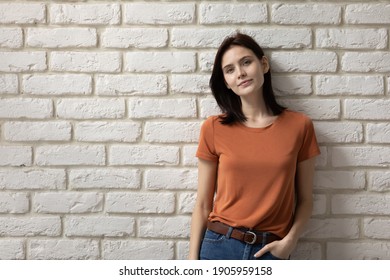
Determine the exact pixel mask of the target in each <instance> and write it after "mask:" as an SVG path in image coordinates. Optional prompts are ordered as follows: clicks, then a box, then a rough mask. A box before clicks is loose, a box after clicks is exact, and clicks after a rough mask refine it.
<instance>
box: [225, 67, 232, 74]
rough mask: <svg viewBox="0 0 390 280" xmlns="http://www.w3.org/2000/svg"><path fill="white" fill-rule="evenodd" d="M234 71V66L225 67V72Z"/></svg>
mask: <svg viewBox="0 0 390 280" xmlns="http://www.w3.org/2000/svg"><path fill="white" fill-rule="evenodd" d="M233 71H234V69H233V68H232V67H229V68H226V69H225V73H226V74H231V73H233Z"/></svg>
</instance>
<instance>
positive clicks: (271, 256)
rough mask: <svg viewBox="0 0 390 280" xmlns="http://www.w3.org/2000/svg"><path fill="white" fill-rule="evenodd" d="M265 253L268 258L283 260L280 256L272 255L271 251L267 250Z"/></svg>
mask: <svg viewBox="0 0 390 280" xmlns="http://www.w3.org/2000/svg"><path fill="white" fill-rule="evenodd" d="M266 254H268V256H269V259H270V260H283V259H281V258H278V257H276V256H274V255H272V253H271V252H267V253H266Z"/></svg>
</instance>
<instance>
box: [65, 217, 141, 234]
mask: <svg viewBox="0 0 390 280" xmlns="http://www.w3.org/2000/svg"><path fill="white" fill-rule="evenodd" d="M134 224H135V220H134V218H129V217H112V216H98V217H90V216H88V217H67V218H66V219H65V236H72V237H73V236H80V237H81V236H85V237H89V236H92V237H103V236H104V237H125V236H132V235H134Z"/></svg>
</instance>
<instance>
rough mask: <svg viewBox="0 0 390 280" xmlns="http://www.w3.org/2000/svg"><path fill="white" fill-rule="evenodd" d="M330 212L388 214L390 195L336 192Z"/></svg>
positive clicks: (389, 211)
mask: <svg viewBox="0 0 390 280" xmlns="http://www.w3.org/2000/svg"><path fill="white" fill-rule="evenodd" d="M332 213H334V214H364V215H389V214H390V196H389V195H379V194H378V195H377V194H337V195H333V197H332Z"/></svg>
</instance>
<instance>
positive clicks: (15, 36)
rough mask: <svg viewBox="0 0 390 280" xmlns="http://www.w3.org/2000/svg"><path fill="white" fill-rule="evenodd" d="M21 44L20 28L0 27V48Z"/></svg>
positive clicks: (20, 45)
mask: <svg viewBox="0 0 390 280" xmlns="http://www.w3.org/2000/svg"><path fill="white" fill-rule="evenodd" d="M0 9H1V4H0ZM0 14H1V11H0ZM0 21H1V19H0ZM22 46H23V31H22V29H21V28H13V27H5V28H0V47H1V48H20V47H22Z"/></svg>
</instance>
